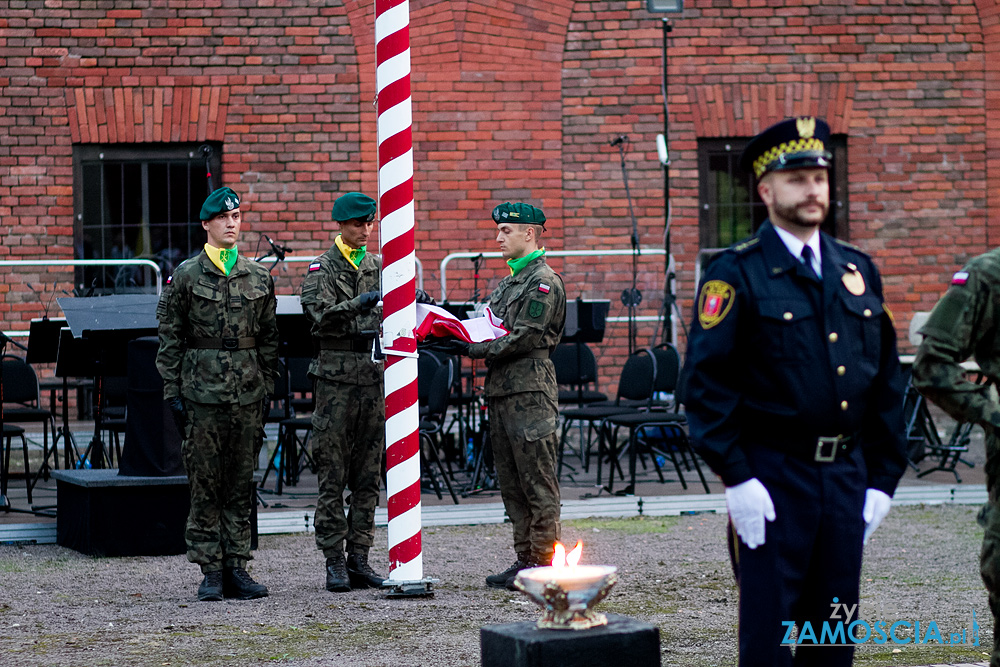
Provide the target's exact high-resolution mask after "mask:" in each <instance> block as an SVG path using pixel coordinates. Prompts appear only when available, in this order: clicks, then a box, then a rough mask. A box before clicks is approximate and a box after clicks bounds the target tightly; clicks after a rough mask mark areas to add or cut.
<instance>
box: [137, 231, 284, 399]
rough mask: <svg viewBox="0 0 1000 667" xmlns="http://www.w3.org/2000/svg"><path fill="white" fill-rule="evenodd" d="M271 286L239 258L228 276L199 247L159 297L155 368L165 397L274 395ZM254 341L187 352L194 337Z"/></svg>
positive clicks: (255, 267)
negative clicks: (239, 346)
mask: <svg viewBox="0 0 1000 667" xmlns="http://www.w3.org/2000/svg"><path fill="white" fill-rule="evenodd" d="M275 304H276V301H275V298H274V281H272V280H271V274H270V273H269V272H268V270H267V269H266V268H264V267H263V266H262V265H260V264H258V263H257V262H253V261H251V260H249V259H247V258H245V257H243V256H242V255H240V256H239V257H238V258H237V260H236V264H235V265H234V266H233V268H232V270H231V271H230V272H229V275H228V276H227V275H225V274H224V273H223V272H222V271H221V270H220V269H219V268H218V267H217V266H215V264H213V263H212V260H210V259H209V258H208V255H206V254H205V251H204V250H202V252H201V253H200V254H198V255H197V256H196V257H192V258H191V259H188V260H186V261H185V262H182V263H181V265H180V266H178V267H177V269H176V270H175V271H174V274H173V276H171V278H170V281H169V282H168V284H167V287H166V289H164V290H163V294H162V295H160V301H159V303H158V304H157V307H156V316H157V319H159V321H160V326H159V334H160V349H159V351H158V353H157V355H156V367H157V369H159V371H160V375H162V376H163V396H164V398H165V399H168V400H169V399H171V398H175V397H178V396H180V397H182V398H185V399H187V400H191V401H195V402H197V403H212V404H221V403H238V404H240V405H250V404H251V403H254V402H257V401H260V400H261V399H263V398H264V394H265V393H267V394H272V393H274V380H275V375H276V370H277V365H278V328H277V324H276V320H275ZM251 337H252V338H256V344H255V345H251V346H250V347H247V348H246V349H235V350H226V349H190V348H189V347H188V343H189V341H191V340H192V339H197V338H207V339H216V340H218V339H240V338H244V339H246V338H251Z"/></svg>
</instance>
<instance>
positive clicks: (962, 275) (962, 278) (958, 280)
mask: <svg viewBox="0 0 1000 667" xmlns="http://www.w3.org/2000/svg"><path fill="white" fill-rule="evenodd" d="M967 282H969V272H968V271H959V272H958V273H956V274H955V275H953V276H952V277H951V284H952V285H964V284H965V283H967Z"/></svg>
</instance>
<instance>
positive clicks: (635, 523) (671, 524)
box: [563, 516, 680, 535]
mask: <svg viewBox="0 0 1000 667" xmlns="http://www.w3.org/2000/svg"><path fill="white" fill-rule="evenodd" d="M679 523H680V517H676V516H633V517H628V518H624V519H599V518H590V519H573V520H572V521H564V522H563V526H564V527H565V526H570V527H572V528H574V529H576V530H579V531H583V532H589V531H593V530H614V531H618V532H621V533H624V534H626V535H641V534H645V533H667V532H670V531H671V530H673V529H674V528H675V527H676V526H677V524H679Z"/></svg>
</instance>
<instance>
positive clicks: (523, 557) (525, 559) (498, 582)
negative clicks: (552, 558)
mask: <svg viewBox="0 0 1000 667" xmlns="http://www.w3.org/2000/svg"><path fill="white" fill-rule="evenodd" d="M530 563H531V554H529V553H519V554H517V560H516V561H514V564H513V565H511V566H510V567H508V568H507V569H506V570H504V571H503V572H499V573H497V574H491V575H490V576H488V577H486V585H487V586H489V587H490V588H506V587H507V582H508V581H510V582H511V586H513V585H514V577H516V576H517V573H518V572H520V571H521V570H524V569H527V568H529V567H531V564H530Z"/></svg>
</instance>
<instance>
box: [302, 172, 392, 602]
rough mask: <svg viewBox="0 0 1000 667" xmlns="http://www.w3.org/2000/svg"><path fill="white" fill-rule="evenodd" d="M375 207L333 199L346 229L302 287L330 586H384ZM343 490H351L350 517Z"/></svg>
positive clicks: (319, 532) (319, 534)
mask: <svg viewBox="0 0 1000 667" xmlns="http://www.w3.org/2000/svg"><path fill="white" fill-rule="evenodd" d="M375 209H376V206H375V200H374V199H372V198H371V197H367V196H365V195H363V194H361V193H359V192H350V193H348V194H345V195H344V196H342V197H340V198H338V199H337V201H336V202H334V205H333V220H334V221H335V222H337V223H338V225H339V228H340V235H339V236H337V238H336V239H335V242H334V245H333V247H332V248H330V249H329V250H328V251H327V252H325V253H323V254H322V255H320V256H319V257H317V258H316V261H314V262H313V263H311V264H310V265H309V271H308V273H307V274H306V278H305V280H304V281H303V283H302V309H303V311H305V314H306V316H307V317H308V318H309V322H310V325H311V327H312V335H313V337H314V339H315V342H316V346H317V347H318V352H317V354H316V357H315V358H314V359H313V361H312V364H311V365H310V366H309V373H310V375H312V376H313V377H314V378H315V381H316V385H315V387H316V388H315V397H316V409H315V411H314V412H313V417H312V426H313V436H312V438H313V455H314V458H315V461H316V466H317V468H318V471H317V472H318V478H319V499H318V500H317V503H316V519H315V525H316V546H317V547H318V548H319V549H320V550H321V551H322V552H323V555H324V556H326V588H327V590H329V591H334V592H339V591H349V590H351V586H352V585H353V586H355V587H360V588H364V587H368V586H372V587H378V586H381V585H382V581H383V580H384V579H385V578H384V577H382V576H381V575H378V574H376V573H375V572H374V571H373V570H372V568H371V566H370V565H369V564H368V550H369V549H370V548H371V546H372V543H373V540H374V529H375V507H376V506H377V505H378V497H379V484H380V481H381V470H382V450H383V447H384V444H383V443H384V435H385V401H384V397H383V390H382V367H381V365H380V364H378V363H375V362H374V361H372V357H371V355H372V342H373V340H374V338H375V336H376V334H377V332H378V328H379V324H380V322H381V318H382V314H381V308H380V307H378V305H377V304H378V301H379V299H380V293H379V276H380V271H381V268H382V261H381V259H380V258H379V257H378V256H377V255H374V254H370V253H368V252H367V251H366V245H367V243H368V238H369V236H370V235H371V233H372V229H373V227H374V226H375ZM345 488H347V489H348V490H349V491H350V492H351V498H350V513H349V514H348V516H347V518H346V519H345V518H344V489H345ZM345 540H346V548H347V559H346V561H345V558H344V548H345Z"/></svg>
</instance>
